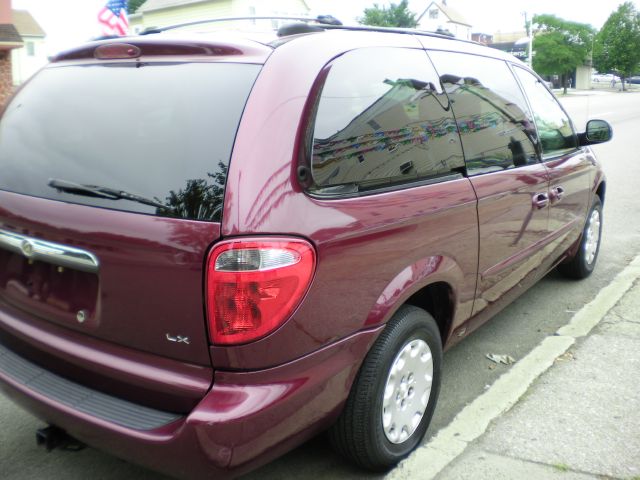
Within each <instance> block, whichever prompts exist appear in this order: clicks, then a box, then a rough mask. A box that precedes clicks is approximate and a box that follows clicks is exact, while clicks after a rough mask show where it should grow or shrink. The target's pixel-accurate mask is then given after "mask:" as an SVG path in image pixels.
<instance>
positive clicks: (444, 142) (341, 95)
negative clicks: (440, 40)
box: [311, 48, 464, 194]
mask: <svg viewBox="0 0 640 480" xmlns="http://www.w3.org/2000/svg"><path fill="white" fill-rule="evenodd" d="M328 68H329V69H330V70H329V73H328V76H327V79H326V82H325V84H324V86H323V88H322V93H321V96H320V100H319V104H318V108H317V114H316V118H315V124H314V128H313V141H312V152H311V170H312V175H313V180H314V184H315V186H314V187H313V188H312V189H315V190H316V191H318V192H320V193H333V194H339V193H354V192H361V191H365V190H370V189H375V188H380V187H386V186H391V185H396V184H403V183H407V182H414V181H417V180H424V179H436V178H438V177H443V176H449V175H452V174H455V175H460V174H461V173H460V172H461V171H463V169H464V159H463V156H462V150H461V147H460V142H459V139H458V136H457V132H456V125H455V120H454V118H453V115H452V113H451V108H450V106H449V102H448V99H447V96H446V95H445V93H444V91H443V90H442V88H441V86H440V82H439V80H438V76H437V74H436V72H435V70H434V69H433V67H432V65H431V63H430V62H429V60H428V58H427V56H426V54H425V52H424V51H422V50H409V49H398V48H363V49H360V50H354V51H351V52H348V53H346V54H344V55H342V56H341V57H339V58H338V59H336V60H335V61H333V62H332V63H331V64H330V65H329V67H328Z"/></svg>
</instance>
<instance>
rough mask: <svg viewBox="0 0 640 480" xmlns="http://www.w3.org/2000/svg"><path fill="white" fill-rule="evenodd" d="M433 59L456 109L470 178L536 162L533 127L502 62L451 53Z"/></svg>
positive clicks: (433, 55) (514, 83)
mask: <svg viewBox="0 0 640 480" xmlns="http://www.w3.org/2000/svg"><path fill="white" fill-rule="evenodd" d="M429 56H430V57H431V59H432V60H433V63H434V65H435V67H436V69H437V70H438V73H439V74H440V81H441V82H442V85H443V86H444V89H445V90H446V92H447V94H448V95H449V98H450V99H451V102H452V103H453V110H454V113H455V116H456V121H457V124H458V130H459V131H460V138H461V140H462V146H463V148H464V153H465V157H466V165H467V172H468V174H469V175H478V174H482V173H490V172H496V171H501V170H506V169H510V168H516V167H521V166H524V165H530V164H534V163H536V162H537V161H538V157H537V150H536V145H537V142H538V140H537V135H536V130H535V126H534V124H533V121H532V119H531V117H530V115H529V110H528V107H527V103H526V101H525V99H524V95H523V94H522V91H521V90H520V87H519V86H518V83H517V82H516V79H515V77H514V76H513V74H512V73H511V70H510V69H509V66H508V65H507V64H506V63H505V62H504V61H502V60H496V59H492V58H487V57H480V56H476V55H468V54H463V53H452V52H435V51H432V52H429Z"/></svg>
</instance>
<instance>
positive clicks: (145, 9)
mask: <svg viewBox="0 0 640 480" xmlns="http://www.w3.org/2000/svg"><path fill="white" fill-rule="evenodd" d="M269 15H276V16H297V17H299V16H304V17H306V16H308V15H309V6H308V5H307V3H306V2H305V1H304V0H274V1H269V2H265V1H264V0H262V1H260V0H147V1H146V2H145V3H144V4H142V5H141V6H140V8H139V9H138V10H137V11H136V13H134V14H132V15H130V16H129V23H130V28H131V30H132V32H133V33H139V32H141V31H143V30H145V29H147V28H150V27H163V26H167V25H175V24H179V23H186V22H192V21H196V20H205V19H210V18H219V17H246V16H269ZM280 24H281V22H279V21H277V20H273V21H272V20H256V21H253V22H251V23H250V26H255V27H256V28H259V29H265V28H278V27H279V26H280ZM235 26H237V23H234V24H232V23H224V24H216V28H233V27H235ZM194 29H196V30H197V29H202V27H201V26H200V27H195V28H194Z"/></svg>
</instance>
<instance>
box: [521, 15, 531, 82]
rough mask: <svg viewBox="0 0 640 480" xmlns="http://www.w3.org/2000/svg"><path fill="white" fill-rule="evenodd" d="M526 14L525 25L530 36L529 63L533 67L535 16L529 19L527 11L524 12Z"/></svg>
mask: <svg viewBox="0 0 640 480" xmlns="http://www.w3.org/2000/svg"><path fill="white" fill-rule="evenodd" d="M522 14H523V15H524V27H525V29H526V30H527V37H528V38H529V54H528V55H527V63H528V64H529V68H532V69H533V16H531V20H529V15H528V13H527V12H522Z"/></svg>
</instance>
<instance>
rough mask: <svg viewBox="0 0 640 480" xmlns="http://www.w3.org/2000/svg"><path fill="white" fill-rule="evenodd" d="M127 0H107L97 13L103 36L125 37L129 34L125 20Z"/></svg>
mask: <svg viewBox="0 0 640 480" xmlns="http://www.w3.org/2000/svg"><path fill="white" fill-rule="evenodd" d="M127 3H128V0H109V1H108V2H107V4H106V5H105V6H104V7H103V8H102V10H100V13H98V22H100V24H101V25H102V33H103V34H104V35H126V34H127V33H129V20H128V19H127Z"/></svg>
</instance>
